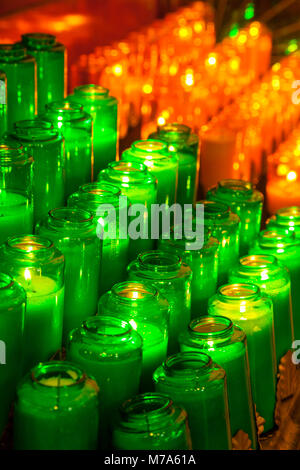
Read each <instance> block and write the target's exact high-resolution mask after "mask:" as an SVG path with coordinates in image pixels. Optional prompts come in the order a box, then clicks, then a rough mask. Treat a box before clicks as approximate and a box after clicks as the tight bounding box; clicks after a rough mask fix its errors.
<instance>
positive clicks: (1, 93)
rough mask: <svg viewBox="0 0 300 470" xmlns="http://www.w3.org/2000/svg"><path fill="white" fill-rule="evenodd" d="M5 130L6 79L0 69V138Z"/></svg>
mask: <svg viewBox="0 0 300 470" xmlns="http://www.w3.org/2000/svg"><path fill="white" fill-rule="evenodd" d="M0 67H1V66H0ZM6 130H7V80H6V75H5V73H4V72H2V70H0V138H1V137H2V136H3V134H4V133H5V132H6Z"/></svg>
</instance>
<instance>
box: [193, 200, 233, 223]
mask: <svg viewBox="0 0 300 470" xmlns="http://www.w3.org/2000/svg"><path fill="white" fill-rule="evenodd" d="M197 204H203V205H204V218H205V217H207V218H209V219H224V218H227V217H229V215H230V209H229V206H228V205H227V204H224V203H223V202H216V201H205V200H203V201H198V202H197Z"/></svg>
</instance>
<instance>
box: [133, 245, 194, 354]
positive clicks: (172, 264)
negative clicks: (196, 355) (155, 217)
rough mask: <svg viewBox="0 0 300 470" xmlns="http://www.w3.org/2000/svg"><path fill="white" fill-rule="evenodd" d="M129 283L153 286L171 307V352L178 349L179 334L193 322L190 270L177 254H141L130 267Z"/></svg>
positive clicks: (169, 332)
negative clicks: (131, 281) (143, 283)
mask: <svg viewBox="0 0 300 470" xmlns="http://www.w3.org/2000/svg"><path fill="white" fill-rule="evenodd" d="M128 275H129V279H130V280H137V281H140V282H144V281H148V282H150V283H151V284H153V285H154V286H155V287H157V289H158V290H159V291H160V292H161V293H162V295H163V296H164V297H165V298H166V299H167V300H168V302H169V304H170V320H169V331H168V337H169V343H168V352H169V354H170V353H174V352H177V351H178V349H179V344H178V337H179V333H180V332H181V331H182V330H184V329H185V328H186V327H187V326H188V324H189V322H190V319H191V282H192V271H191V268H190V267H189V266H188V265H187V264H185V263H184V262H183V261H182V259H181V258H180V256H178V255H176V254H175V253H169V252H164V251H160V250H152V251H147V252H145V253H141V254H140V255H139V256H138V257H137V259H136V260H135V261H132V263H130V265H129V266H128Z"/></svg>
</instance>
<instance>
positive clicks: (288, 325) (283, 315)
mask: <svg viewBox="0 0 300 470" xmlns="http://www.w3.org/2000/svg"><path fill="white" fill-rule="evenodd" d="M229 282H231V283H233V284H234V283H243V282H247V283H248V282H249V283H250V284H256V285H258V286H259V287H260V289H261V291H263V292H265V293H266V294H268V295H269V296H270V297H271V299H272V302H273V312H274V332H275V348H276V359H277V366H278V364H279V362H280V359H281V358H282V356H284V354H285V353H286V352H287V351H288V350H289V349H290V348H291V346H292V342H293V340H294V325H293V314H292V302H291V281H290V275H289V273H288V270H287V268H285V267H284V266H283V265H282V264H281V263H280V262H279V261H278V260H277V258H275V256H272V255H250V256H244V257H243V258H241V259H240V261H239V264H238V265H237V266H236V267H234V268H233V269H232V271H231V273H230V275H229Z"/></svg>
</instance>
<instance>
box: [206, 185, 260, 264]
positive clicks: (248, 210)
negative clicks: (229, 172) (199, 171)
mask: <svg viewBox="0 0 300 470" xmlns="http://www.w3.org/2000/svg"><path fill="white" fill-rule="evenodd" d="M207 199H208V200H211V201H220V202H224V203H226V204H228V205H229V207H230V209H231V211H232V212H233V213H234V214H237V215H238V216H239V218H240V221H241V225H240V237H239V238H240V256H242V255H247V254H248V251H249V248H250V247H251V246H252V245H253V243H254V242H255V240H256V237H257V235H258V233H259V230H260V223H261V215H262V206H263V200H264V196H263V194H262V193H261V192H259V191H257V190H256V189H254V187H253V186H252V184H251V183H249V182H247V181H242V180H222V181H220V182H219V183H218V185H217V186H214V187H213V188H211V189H210V190H209V191H208V192H207Z"/></svg>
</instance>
